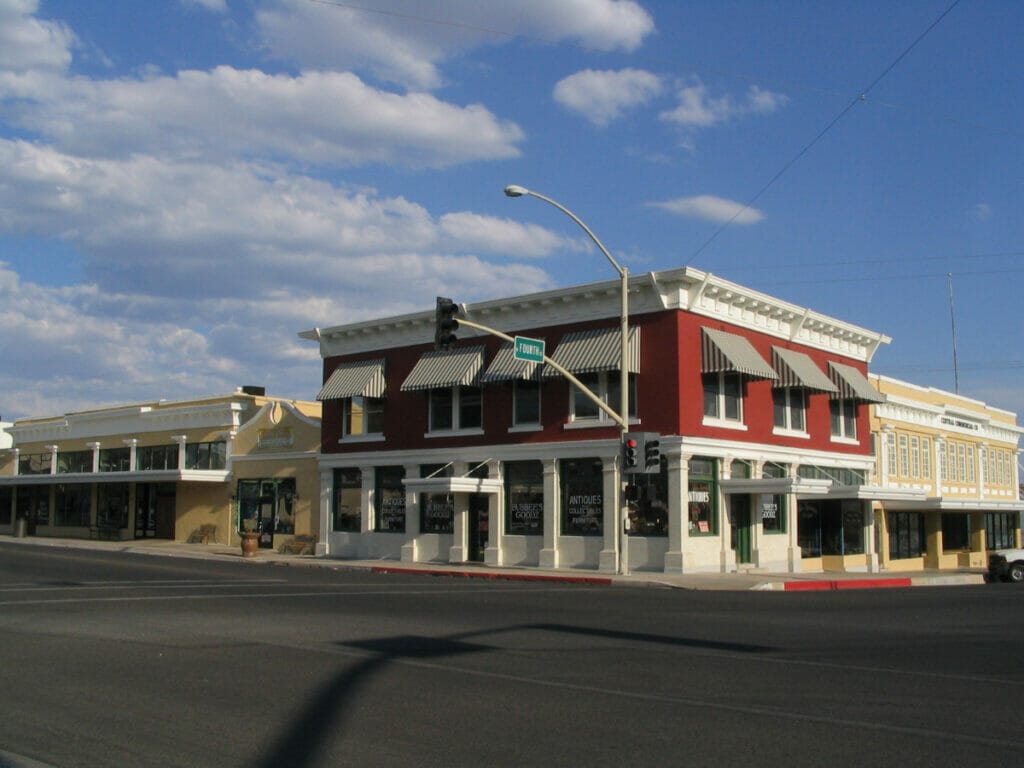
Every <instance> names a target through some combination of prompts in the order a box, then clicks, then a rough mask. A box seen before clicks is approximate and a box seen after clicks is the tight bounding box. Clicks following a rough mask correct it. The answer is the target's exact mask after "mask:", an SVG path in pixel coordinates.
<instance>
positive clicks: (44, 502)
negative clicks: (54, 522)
mask: <svg viewBox="0 0 1024 768" xmlns="http://www.w3.org/2000/svg"><path fill="white" fill-rule="evenodd" d="M14 506H15V516H16V518H17V519H18V520H28V521H29V524H30V525H49V524H50V488H49V486H45V485H42V486H24V485H23V486H19V487H18V488H17V489H16V490H15V494H14ZM30 532H31V529H30Z"/></svg>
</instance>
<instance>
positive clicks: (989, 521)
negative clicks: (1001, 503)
mask: <svg viewBox="0 0 1024 768" xmlns="http://www.w3.org/2000/svg"><path fill="white" fill-rule="evenodd" d="M1016 528H1017V513H1016V512H986V513H985V539H986V541H987V543H988V548H989V549H1009V548H1011V547H1013V546H1014V531H1015V530H1016Z"/></svg>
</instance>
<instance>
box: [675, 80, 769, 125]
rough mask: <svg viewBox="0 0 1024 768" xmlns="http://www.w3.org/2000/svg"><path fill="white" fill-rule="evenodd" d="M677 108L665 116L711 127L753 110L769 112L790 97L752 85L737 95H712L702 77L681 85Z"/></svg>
mask: <svg viewBox="0 0 1024 768" xmlns="http://www.w3.org/2000/svg"><path fill="white" fill-rule="evenodd" d="M677 98H678V100H679V103H678V105H677V106H676V107H675V109H671V110H668V111H665V112H663V113H662V114H661V119H662V120H665V121H667V122H670V123H677V124H679V125H682V126H686V127H689V128H707V127H710V126H713V125H718V124H720V123H725V122H728V121H729V120H733V119H735V118H738V117H742V116H745V115H750V114H768V113H771V112H775V111H776V110H778V109H781V108H782V107H783V106H785V105H786V104H787V103H788V101H789V97H788V96H785V95H783V94H780V93H774V92H772V91H765V90H762V89H761V88H759V87H758V86H756V85H752V86H751V87H750V88H749V89H748V90H747V93H746V95H745V96H744V97H743V98H741V99H738V100H737V99H736V98H734V97H733V96H730V95H729V94H723V95H719V96H715V95H712V94H711V92H710V91H709V90H708V87H707V86H706V85H704V83H702V82H700V81H699V80H697V81H694V82H692V83H690V84H688V85H685V86H683V87H681V88H679V90H678V92H677Z"/></svg>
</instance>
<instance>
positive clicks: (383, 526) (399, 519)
mask: <svg viewBox="0 0 1024 768" xmlns="http://www.w3.org/2000/svg"><path fill="white" fill-rule="evenodd" d="M374 476H375V480H376V481H375V483H374V510H375V512H376V520H375V528H376V530H378V531H391V532H399V533H401V532H404V531H405V486H404V485H402V480H404V479H405V468H404V467H377V469H376V471H375V473H374Z"/></svg>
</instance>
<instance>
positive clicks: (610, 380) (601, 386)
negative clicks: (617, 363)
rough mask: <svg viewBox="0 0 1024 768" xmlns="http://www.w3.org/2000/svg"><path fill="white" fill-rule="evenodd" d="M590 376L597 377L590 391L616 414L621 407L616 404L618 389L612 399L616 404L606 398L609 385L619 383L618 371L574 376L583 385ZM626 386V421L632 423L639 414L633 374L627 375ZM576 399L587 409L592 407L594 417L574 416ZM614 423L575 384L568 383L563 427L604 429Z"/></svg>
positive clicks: (619, 404) (589, 415)
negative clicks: (567, 404)
mask: <svg viewBox="0 0 1024 768" xmlns="http://www.w3.org/2000/svg"><path fill="white" fill-rule="evenodd" d="M591 376H596V377H597V381H596V382H595V386H594V387H593V388H592V391H593V392H594V394H595V395H597V396H598V398H600V400H601V402H602V403H607V404H608V405H609V406H610V407H611V409H612V410H613V411H615V412H616V413H618V410H619V408H620V406H621V403H619V402H618V399H619V397H620V395H619V393H618V387H617V386H616V387H615V390H616V391H615V392H614V397H615V400H616V402H614V403H612V402H609V399H608V398H609V390H610V388H611V387H610V385H612V386H614V385H617V384H618V383H619V381H620V378H619V376H620V374H619V372H618V371H600V372H599V373H591V374H579V373H577V374H576V378H578V379H579V380H580V381H581V382H583V384H587V379H588V378H590V377H591ZM627 386H628V387H629V418H628V419H627V421H633V420H635V419H636V415H637V413H639V409H638V407H637V397H636V374H634V373H631V374H629V381H628V384H627ZM577 398H579V400H578V401H579V402H585V403H586V405H587V407H588V408H590V407H593V408H594V410H595V411H597V413H596V415H592V414H590V413H587V414H585V415H583V416H579V415H577V414H576V403H577ZM616 423H618V422H616V421H615V420H614V419H613V418H612V417H611V416H609V415H608V413H607V412H606V411H605V410H604V409H603V408H599V407H598V406H597V405H596V404H595V403H594V401H593V400H591V399H590V398H589V397H587V396H586V395H584V394H583V393H582V392H580V391H579V388H578V387H577V386H576V385H575V384H573V383H572V382H569V421H568V423H567V424H566V425H565V428H566V429H574V428H576V429H579V428H587V427H606V426H608V425H609V424H616Z"/></svg>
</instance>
